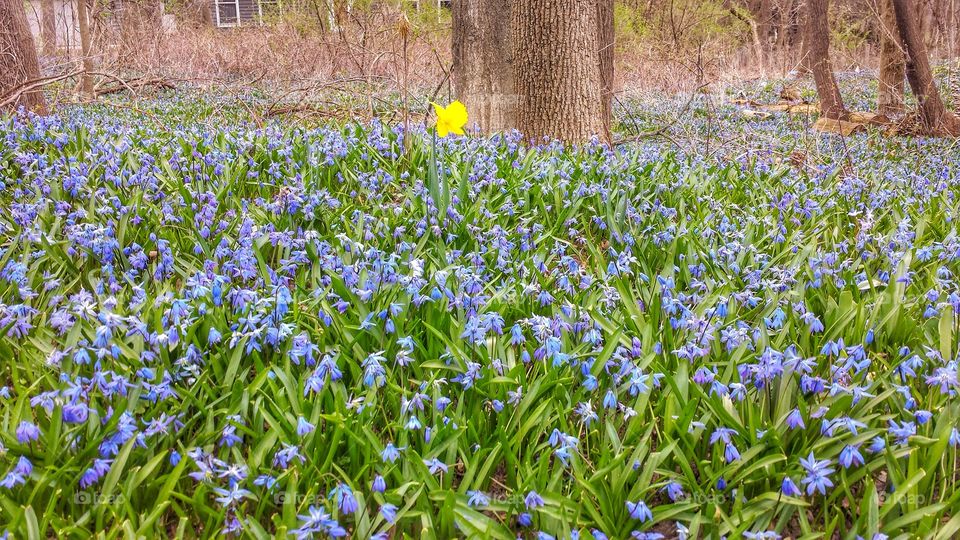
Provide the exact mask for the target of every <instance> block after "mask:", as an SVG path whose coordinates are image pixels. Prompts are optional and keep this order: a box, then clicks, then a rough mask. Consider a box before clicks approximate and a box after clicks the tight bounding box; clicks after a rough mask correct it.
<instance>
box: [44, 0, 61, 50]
mask: <svg viewBox="0 0 960 540" xmlns="http://www.w3.org/2000/svg"><path fill="white" fill-rule="evenodd" d="M40 38H41V40H42V41H43V54H44V56H53V55H55V54H57V9H56V5H55V4H54V3H53V0H42V1H41V2H40Z"/></svg>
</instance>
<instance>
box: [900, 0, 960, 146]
mask: <svg viewBox="0 0 960 540" xmlns="http://www.w3.org/2000/svg"><path fill="white" fill-rule="evenodd" d="M892 2H893V8H894V12H895V14H896V19H897V29H898V30H899V33H900V40H901V43H902V45H903V48H904V50H905V51H906V72H907V80H908V81H910V89H911V90H913V95H914V96H916V98H917V103H918V109H919V111H920V123H921V125H922V126H923V129H924V131H925V132H927V133H929V134H931V135H958V134H960V120H958V119H957V117H956V116H955V115H954V114H953V113H951V112H949V111H948V110H947V108H946V106H945V105H944V104H943V100H942V99H941V98H940V91H939V90H937V85H936V83H935V82H934V80H933V72H932V71H931V70H930V62H929V60H928V58H927V48H926V45H924V43H923V37H922V35H921V34H920V25H919V23H918V22H917V11H916V6H915V5H913V3H912V2H910V1H909V0H892Z"/></svg>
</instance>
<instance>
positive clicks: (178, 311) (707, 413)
mask: <svg viewBox="0 0 960 540" xmlns="http://www.w3.org/2000/svg"><path fill="white" fill-rule="evenodd" d="M864 77H865V76H864V75H854V76H849V77H843V78H842V81H841V82H842V85H843V88H844V89H845V93H846V98H847V102H848V105H849V106H850V108H852V109H856V110H869V108H870V106H871V105H870V104H871V103H872V93H871V89H870V86H869V85H868V84H864ZM945 88H946V90H949V88H950V86H949V85H947V86H946V87H945ZM782 95H785V96H787V97H790V98H797V97H799V100H798V101H803V99H804V98H809V96H810V90H809V88H808V87H807V86H806V85H805V84H795V83H788V82H775V83H765V84H763V85H759V86H758V85H747V84H745V85H744V86H743V87H742V88H740V89H732V90H730V91H729V92H724V93H723V94H722V95H714V94H710V93H697V94H692V95H688V96H675V97H671V98H664V97H663V96H647V95H645V96H622V97H621V99H619V100H618V103H617V104H616V109H617V119H618V128H617V138H618V142H619V144H617V145H616V146H615V147H613V148H609V147H604V146H600V145H584V146H582V147H578V148H573V149H569V148H568V149H564V148H562V147H560V146H558V145H545V146H541V147H527V146H525V145H523V144H521V142H520V139H519V136H517V135H516V134H506V135H497V136H494V137H492V138H483V137H480V136H476V135H468V136H465V137H449V138H441V139H436V138H435V137H434V136H433V133H432V131H431V129H430V128H429V126H427V127H424V126H423V125H422V118H423V111H426V110H427V99H426V98H420V97H418V98H417V99H416V100H411V101H412V102H415V103H416V107H413V106H411V107H409V111H410V113H409V116H410V117H411V118H412V121H411V122H410V124H409V125H410V128H409V129H407V130H406V131H405V130H403V129H402V118H403V114H402V113H401V112H399V111H402V110H403V107H402V100H400V99H399V96H396V95H392V96H390V95H388V96H385V97H379V98H377V99H373V98H358V97H357V94H355V93H349V92H345V95H337V94H335V93H330V94H326V95H324V97H322V98H318V97H316V95H314V94H311V96H310V99H309V100H307V99H301V98H300V97H296V96H292V95H291V94H285V95H284V94H277V93H265V92H258V91H237V92H234V93H224V92H220V93H211V92H209V91H205V92H204V91H195V92H194V91H188V90H186V89H179V90H177V91H164V92H161V93H159V94H155V95H154V94H144V95H142V96H140V97H136V98H130V97H129V96H120V95H117V96H108V97H105V98H103V99H101V100H100V101H98V102H97V103H94V104H86V105H67V106H63V107H61V108H60V109H59V110H58V112H57V114H55V115H52V116H50V117H47V118H36V117H27V118H19V119H13V120H5V121H4V122H3V123H0V136H2V138H3V140H4V145H3V146H2V147H0V183H2V188H3V189H2V194H0V210H2V212H0V329H2V331H3V333H4V334H3V338H2V339H0V475H5V476H2V477H0V524H5V525H3V526H4V527H5V528H6V530H7V531H8V532H11V533H14V534H15V535H16V536H18V537H20V536H23V537H35V538H41V537H45V536H57V537H61V536H82V537H86V536H90V535H92V534H94V533H97V532H100V531H103V532H104V533H105V534H106V535H108V536H110V535H115V536H119V535H142V536H145V537H161V536H163V537H178V538H179V537H195V536H213V535H216V534H220V533H229V534H233V533H241V532H242V533H244V534H246V535H248V536H250V537H257V538H266V537H268V536H270V535H287V534H295V535H296V536H298V537H303V538H306V537H313V536H316V537H339V536H343V535H346V534H351V535H353V536H355V537H357V538H371V537H373V538H383V539H386V538H396V537H400V536H401V535H406V536H408V537H417V538H451V537H454V536H468V537H482V538H502V539H505V540H506V539H512V538H516V537H517V536H522V537H524V538H552V537H561V538H570V537H573V536H577V537H581V538H585V537H588V536H592V537H593V538H605V537H609V538H618V539H619V538H628V537H632V538H637V539H644V538H646V539H655V538H665V537H666V538H687V537H689V538H700V537H712V536H719V535H727V536H728V537H730V538H738V537H741V536H744V537H748V538H778V537H779V536H780V535H784V536H791V537H800V536H803V537H809V538H818V537H822V538H834V537H843V538H846V537H851V538H852V537H855V536H862V537H864V538H883V536H877V535H879V534H881V533H882V534H886V535H889V536H897V535H909V536H911V537H912V536H920V537H925V538H938V539H939V538H943V539H946V538H952V537H955V536H956V534H957V533H958V531H960V491H957V490H956V483H957V480H958V476H957V472H956V471H957V467H956V466H955V465H956V463H957V448H958V446H960V430H958V426H960V402H958V390H960V381H958V379H957V363H956V359H957V356H958V351H960V282H958V278H957V275H958V273H960V238H958V235H957V231H956V221H957V219H958V218H960V160H958V159H957V156H958V155H960V153H958V151H957V149H956V147H955V142H953V141H947V140H936V139H921V138H911V137H891V136H888V135H886V134H885V133H884V130H883V129H881V128H873V127H870V128H866V130H865V131H864V132H863V133H858V134H854V135H851V136H849V137H839V136H835V135H825V134H821V133H819V132H817V131H815V130H813V129H812V121H813V118H812V116H811V115H809V114H789V113H786V112H783V113H771V112H770V111H769V110H766V109H764V108H763V106H764V105H769V104H774V103H777V102H779V101H780V100H781V96H782ZM437 99H439V100H440V101H445V100H443V99H442V98H437ZM413 111H421V112H420V114H415V113H414V112H413ZM351 117H357V118H360V119H362V121H360V122H350V121H346V120H345V119H346V118H351ZM371 117H373V118H372V119H371ZM0 532H3V531H0Z"/></svg>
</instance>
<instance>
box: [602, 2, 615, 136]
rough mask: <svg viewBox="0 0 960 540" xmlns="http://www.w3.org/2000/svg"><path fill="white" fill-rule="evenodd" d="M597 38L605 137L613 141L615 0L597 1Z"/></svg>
mask: <svg viewBox="0 0 960 540" xmlns="http://www.w3.org/2000/svg"><path fill="white" fill-rule="evenodd" d="M597 39H598V40H599V46H600V99H601V100H602V103H601V104H602V106H603V112H602V114H603V137H604V139H605V140H606V142H608V143H610V142H613V125H612V124H613V86H614V70H613V52H614V47H615V45H616V42H615V36H614V21H613V0H598V2H597Z"/></svg>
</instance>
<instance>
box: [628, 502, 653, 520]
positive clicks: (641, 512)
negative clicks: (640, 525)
mask: <svg viewBox="0 0 960 540" xmlns="http://www.w3.org/2000/svg"><path fill="white" fill-rule="evenodd" d="M627 511H628V512H629V513H630V517H631V518H633V519H636V520H639V521H640V522H644V521H652V520H653V512H651V511H650V508H648V507H647V503H645V502H643V501H638V502H630V501H627Z"/></svg>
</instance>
